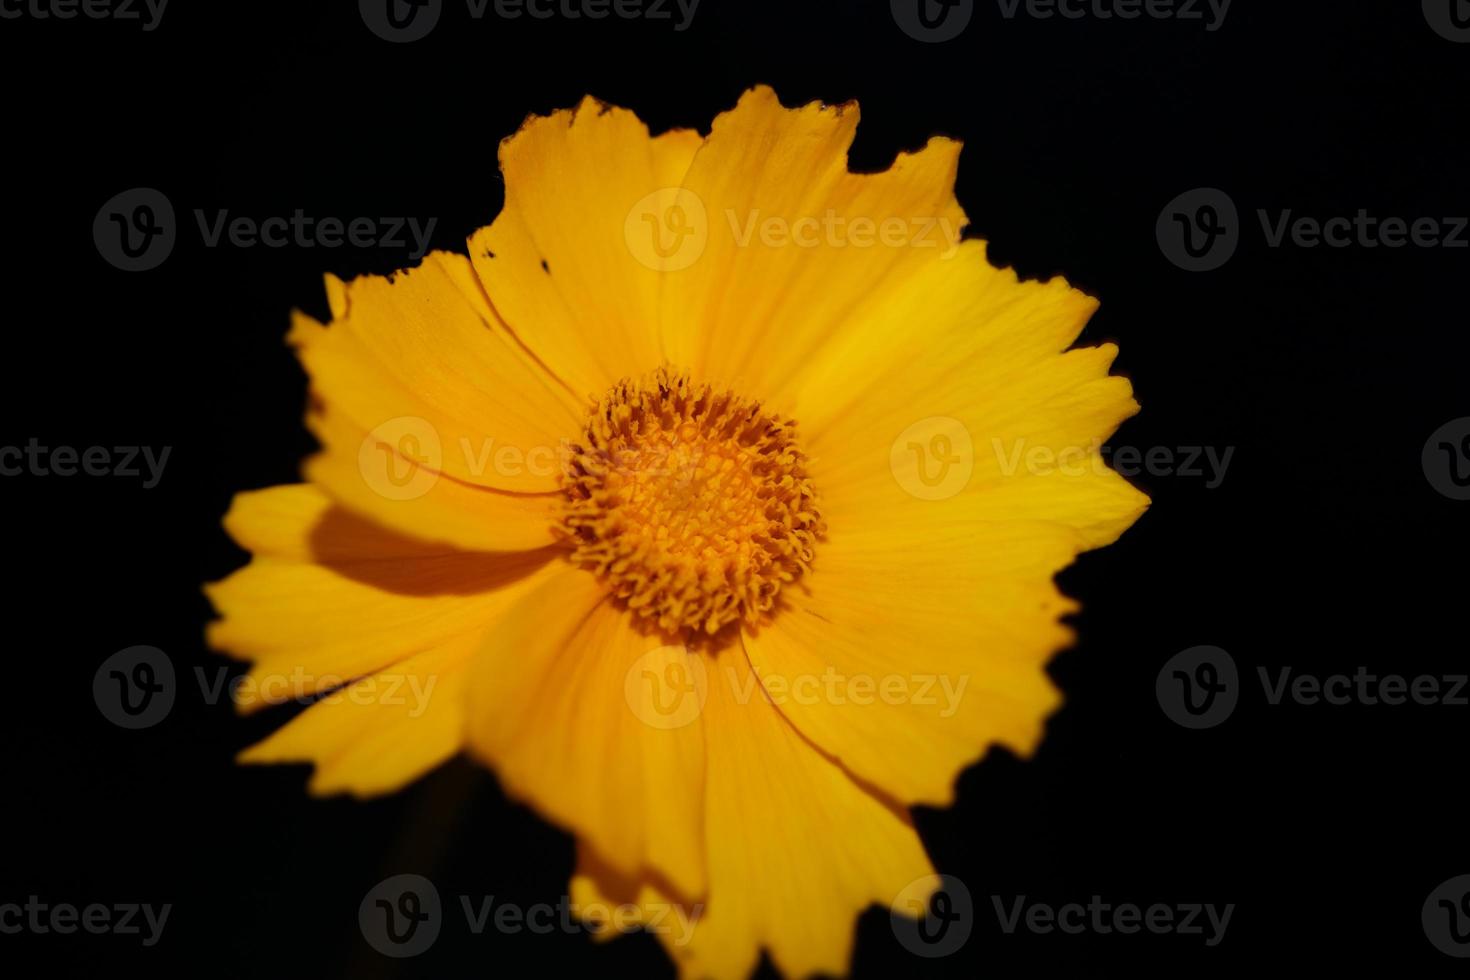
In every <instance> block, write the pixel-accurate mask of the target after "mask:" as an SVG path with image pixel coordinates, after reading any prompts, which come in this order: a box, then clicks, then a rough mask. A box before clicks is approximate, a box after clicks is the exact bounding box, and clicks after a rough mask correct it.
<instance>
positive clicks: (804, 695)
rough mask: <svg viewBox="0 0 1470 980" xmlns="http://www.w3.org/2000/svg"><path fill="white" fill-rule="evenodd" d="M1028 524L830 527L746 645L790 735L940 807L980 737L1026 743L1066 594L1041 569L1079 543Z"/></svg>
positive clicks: (1041, 708)
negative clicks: (802, 577) (809, 568)
mask: <svg viewBox="0 0 1470 980" xmlns="http://www.w3.org/2000/svg"><path fill="white" fill-rule="evenodd" d="M1067 540H1068V539H1067V538H1066V537H1065V536H1063V535H1058V533H1057V529H1056V528H1055V527H1053V526H1048V525H1045V524H1039V523H1029V524H1028V523H1023V522H1017V523H1014V524H995V525H983V524H981V525H972V526H969V527H955V528H947V529H935V530H933V531H931V532H927V533H924V534H922V535H921V534H918V533H914V532H910V533H908V534H905V535H903V536H902V537H898V536H894V535H892V534H891V533H885V532H882V531H876V532H875V531H873V530H872V529H868V530H867V531H866V533H865V532H864V531H861V530H859V531H855V532H852V533H843V532H834V533H833V535H832V537H831V539H830V540H828V541H826V542H824V543H823V547H822V551H821V555H820V564H819V566H818V568H817V570H816V571H814V573H813V574H812V575H811V576H810V577H809V580H808V582H807V583H805V585H804V587H802V588H798V589H790V590H788V592H787V602H786V606H785V608H783V609H781V611H780V613H779V614H778V615H777V616H775V617H774V620H773V621H772V622H770V623H768V624H765V625H763V626H762V627H761V628H760V629H759V630H757V631H753V632H748V633H747V635H746V636H745V638H744V642H745V649H746V651H747V653H748V655H749V657H750V660H751V663H752V664H753V665H754V666H755V668H756V670H757V672H758V673H759V674H760V676H761V678H762V682H763V684H764V685H765V686H766V688H767V689H768V690H769V691H770V692H771V694H772V698H773V700H774V701H775V704H776V706H777V707H778V708H779V709H780V711H781V712H782V714H784V715H785V716H786V717H787V718H789V719H790V720H791V722H792V724H794V725H795V726H796V728H797V729H799V730H800V731H801V732H802V733H803V734H805V735H806V736H807V737H809V738H810V739H811V740H812V741H813V742H815V743H816V744H817V745H819V746H821V748H822V749H823V750H825V751H827V752H829V753H831V754H832V755H833V756H835V757H836V758H837V759H839V760H840V761H841V762H842V764H843V765H845V766H846V767H847V768H849V769H850V770H852V771H853V772H854V773H855V774H856V775H857V776H859V777H860V778H861V779H863V780H864V781H866V782H867V783H869V784H870V785H872V786H875V787H877V788H878V789H880V790H882V791H883V792H885V793H887V794H888V795H889V796H891V797H892V798H893V799H895V800H898V801H899V802H902V803H905V804H913V803H926V804H931V805H937V806H948V805H949V804H951V803H952V802H953V783H954V779H955V776H956V775H957V774H958V773H959V771H960V770H961V769H963V768H964V767H965V766H967V765H969V764H971V763H973V762H975V761H976V760H978V759H979V758H980V757H981V756H982V755H983V754H984V753H985V750H986V749H987V748H988V747H989V746H990V745H991V744H993V743H998V744H1001V745H1004V746H1006V747H1007V748H1009V749H1011V750H1012V751H1014V752H1016V753H1018V754H1021V755H1026V754H1029V753H1030V752H1031V751H1032V749H1033V748H1034V747H1035V745H1036V744H1037V742H1038V740H1039V739H1040V737H1041V734H1042V726H1043V722H1044V721H1045V718H1046V717H1047V715H1048V714H1050V712H1051V711H1052V710H1053V709H1054V708H1055V707H1056V705H1057V704H1058V702H1059V700H1060V699H1059V697H1058V695H1057V692H1056V690H1055V688H1054V686H1053V685H1052V683H1051V681H1050V680H1049V679H1048V678H1047V676H1046V673H1045V669H1044V668H1045V665H1046V662H1047V660H1048V659H1049V658H1050V657H1051V655H1052V654H1053V653H1054V652H1055V651H1056V650H1058V649H1060V648H1062V647H1064V646H1066V645H1067V644H1068V643H1069V642H1070V641H1071V631H1070V630H1068V629H1067V628H1066V627H1065V626H1062V625H1060V624H1059V623H1058V622H1057V618H1058V616H1060V615H1061V614H1063V613H1066V612H1070V611H1072V610H1074V609H1075V608H1076V607H1075V605H1074V604H1073V603H1071V602H1070V601H1069V600H1067V599H1065V598H1064V597H1063V596H1062V595H1061V594H1060V593H1059V592H1058V591H1057V589H1056V587H1055V586H1054V585H1053V584H1052V582H1051V575H1052V573H1053V572H1054V571H1055V570H1056V569H1057V568H1059V567H1061V566H1063V565H1065V564H1067V563H1068V562H1069V561H1070V560H1071V557H1072V555H1073V554H1074V553H1075V548H1076V547H1078V546H1080V542H1077V541H1076V540H1075V539H1073V544H1072V546H1068V544H1067Z"/></svg>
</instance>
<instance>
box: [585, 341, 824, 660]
mask: <svg viewBox="0 0 1470 980" xmlns="http://www.w3.org/2000/svg"><path fill="white" fill-rule="evenodd" d="M584 436H585V443H584V444H582V445H573V446H572V447H570V450H571V452H570V458H569V460H568V466H567V467H566V471H565V472H566V478H565V483H564V490H565V496H566V500H565V504H564V506H563V509H562V514H561V528H562V529H563V530H564V532H565V533H566V535H567V537H568V538H569V539H570V540H571V542H572V543H573V545H574V547H575V550H574V552H573V560H574V561H576V562H577V563H578V564H581V565H582V566H584V567H586V568H588V569H590V570H591V571H593V572H594V573H596V574H597V575H599V576H600V577H602V578H603V579H604V580H605V581H606V582H607V585H608V588H609V590H610V591H611V592H612V594H613V595H615V596H617V597H618V598H619V599H622V600H624V601H625V602H626V603H627V606H628V608H629V609H631V610H632V611H633V612H634V613H635V614H637V615H638V616H641V617H645V618H647V619H648V620H651V621H652V622H653V623H655V624H657V626H658V627H659V628H660V629H662V630H664V631H666V632H669V633H676V632H679V631H682V630H690V631H700V630H702V631H704V632H705V633H714V632H716V631H718V630H719V629H720V628H721V627H723V626H725V625H727V624H729V623H732V622H734V621H736V620H745V621H746V622H750V623H754V622H757V621H758V620H759V619H760V617H761V616H762V615H763V614H766V613H769V612H770V611H771V609H772V608H773V607H774V606H775V603H776V597H777V595H778V594H779V593H780V591H781V587H782V586H783V585H784V584H786V583H788V582H793V581H795V580H796V579H797V578H799V577H800V576H801V575H803V574H805V573H806V572H807V571H808V570H809V569H810V567H811V561H812V553H813V548H814V546H815V544H816V541H817V539H818V538H819V537H821V535H822V533H823V531H824V529H825V525H824V524H823V523H822V518H821V515H820V514H819V513H818V510H817V498H816V493H815V491H814V489H813V487H812V482H811V479H810V478H809V477H808V476H807V474H806V457H804V456H803V455H802V453H801V450H800V449H798V448H797V445H796V434H795V423H793V422H791V421H789V420H786V419H782V418H780V417H779V416H776V415H772V414H770V413H767V412H763V411H762V410H761V406H760V404H759V403H758V402H754V401H749V400H746V399H744V398H741V397H739V396H738V395H736V394H734V393H733V392H730V391H725V392H719V391H716V390H715V389H714V388H712V387H710V386H709V385H707V384H701V385H695V384H692V383H691V382H690V381H689V379H688V378H687V377H686V376H684V375H682V374H679V373H676V372H674V371H671V370H669V369H666V368H661V369H659V370H657V371H655V372H653V373H652V374H650V375H647V376H645V377H644V378H641V379H637V380H634V379H624V380H623V381H620V382H618V383H617V384H616V385H614V386H613V388H612V390H611V391H609V392H608V393H607V394H606V395H604V396H603V397H602V399H601V400H600V401H598V402H597V404H596V405H595V406H594V407H593V409H592V413H591V415H590V417H589V418H588V421H587V428H586V430H585V433H584Z"/></svg>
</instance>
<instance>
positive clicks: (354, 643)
mask: <svg viewBox="0 0 1470 980" xmlns="http://www.w3.org/2000/svg"><path fill="white" fill-rule="evenodd" d="M225 525H226V527H227V529H228V530H229V531H230V534H231V535H232V536H233V537H234V538H235V540H236V541H237V542H238V543H239V544H240V545H241V546H242V547H246V548H249V549H251V550H253V551H254V552H255V553H256V555H255V557H254V559H253V560H252V561H251V562H250V564H249V565H247V566H246V567H244V568H242V569H240V570H239V571H237V572H236V573H234V574H233V575H231V576H229V577H228V578H226V579H225V580H224V581H222V582H217V583H214V584H212V585H209V586H206V592H207V593H208V595H209V597H210V599H211V601H212V602H213V603H214V606H215V608H216V610H217V611H218V612H219V613H220V615H221V617H222V618H221V619H219V620H217V621H215V622H213V623H211V624H210V626H209V634H208V635H209V642H210V645H211V646H213V647H215V648H216V649H220V650H223V651H226V652H228V653H231V654H233V655H235V656H238V657H242V658H245V659H249V660H252V661H254V664H253V665H252V667H251V670H250V672H249V673H248V674H247V675H246V678H245V679H244V681H243V684H242V686H241V687H240V688H239V689H238V690H237V691H236V692H235V697H236V701H237V704H238V705H239V707H240V708H241V709H243V710H253V709H256V708H260V707H263V706H265V705H268V704H272V703H278V702H282V701H289V700H296V699H302V698H304V697H306V696H308V695H313V694H319V693H322V692H329V691H336V693H334V694H331V695H329V696H328V699H327V700H326V701H324V702H321V703H317V704H314V705H313V706H311V707H310V708H308V709H307V710H306V711H305V712H304V713H303V714H302V715H301V716H300V717H298V718H296V719H295V720H293V721H292V722H290V723H289V724H288V725H286V726H285V727H284V728H283V729H281V730H280V731H279V732H277V733H276V734H275V735H272V736H271V737H270V738H268V739H267V740H266V741H265V742H262V743H261V744H260V745H259V746H256V747H255V748H253V749H251V750H248V751H247V753H246V754H245V756H244V758H245V759H246V760H247V761H314V762H317V763H318V772H317V776H316V778H315V779H314V781H313V783H312V787H313V790H314V791H316V792H336V791H339V790H351V791H353V792H356V793H359V794H363V793H373V792H382V791H386V790H389V789H393V788H395V787H396V786H399V785H402V784H403V783H404V782H407V781H408V780H409V779H412V778H414V777H415V776H417V775H419V774H420V773H421V772H423V771H424V770H425V769H427V768H428V767H430V766H432V765H434V764H436V763H437V762H438V761H439V760H441V759H442V758H443V757H444V756H445V755H447V754H448V753H450V752H452V751H454V750H455V749H457V748H458V747H459V746H460V745H461V744H462V741H463V707H462V701H463V696H462V676H461V675H462V673H463V666H462V665H463V663H464V661H465V659H466V658H467V657H468V656H469V655H470V654H471V653H472V652H473V651H474V649H476V648H477V644H478V643H479V642H480V637H481V636H482V635H483V633H484V632H485V630H486V629H487V628H488V627H489V625H490V624H492V623H493V622H494V621H495V620H496V618H497V617H499V616H500V615H502V614H503V612H504V611H505V609H506V608H507V607H509V606H510V605H512V604H513V603H514V602H515V601H516V600H517V598H518V597H519V596H520V595H521V594H523V593H524V591H525V590H526V589H528V588H529V587H530V586H531V585H532V584H533V583H534V582H536V581H537V580H538V579H537V576H538V575H541V574H544V573H545V569H546V568H547V567H548V562H549V561H550V559H552V558H553V557H554V556H555V555H557V554H558V553H557V552H555V551H552V550H546V551H542V552H524V553H521V552H517V553H513V554H510V555H495V554H476V553H468V552H457V551H453V550H446V549H443V548H441V547H438V546H434V545H429V544H425V543H423V542H419V541H415V540H413V539H408V538H404V537H402V536H399V535H395V534H393V533H391V532H388V531H385V530H383V529H382V528H379V527H376V526H374V525H372V524H370V523H368V522H365V521H363V520H361V519H359V518H356V517H353V516H352V515H350V514H348V513H346V512H344V511H343V510H341V509H340V508H338V507H336V506H335V505H334V504H333V503H332V501H331V500H330V498H328V497H327V496H326V495H325V494H323V493H322V492H321V491H320V490H318V489H316V488H315V487H312V486H310V485H298V486H282V487H272V488H270V489H268V490H261V491H254V492H250V493H243V494H239V495H238V496H237V497H236V499H235V503H234V505H233V506H232V508H231V510H230V513H229V515H228V516H227V517H226V520H225ZM553 564H556V565H559V561H558V562H555V563H553ZM349 682H350V683H349ZM344 684H346V687H342V686H343V685H344ZM339 688H341V690H338V689H339ZM451 733H452V737H451ZM451 743H452V747H449V746H450V745H451ZM375 759H376V760H377V761H376V762H375V761H374V760H375Z"/></svg>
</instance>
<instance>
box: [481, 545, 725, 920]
mask: <svg viewBox="0 0 1470 980" xmlns="http://www.w3.org/2000/svg"><path fill="white" fill-rule="evenodd" d="M690 656H691V655H690V654H687V653H685V652H684V651H683V649H682V647H677V646H673V647H671V641H669V640H666V639H661V638H659V637H657V636H649V635H644V634H642V633H639V632H637V631H635V630H634V628H633V625H632V622H631V617H630V615H629V614H628V613H627V612H626V611H625V610H618V609H616V608H614V607H613V605H612V604H611V602H610V601H609V600H608V598H607V595H606V590H605V589H604V587H603V586H602V585H601V584H600V583H599V582H598V581H597V579H596V578H594V577H593V576H592V575H591V574H589V573H588V572H585V571H583V570H581V569H578V568H574V567H573V566H571V565H570V564H566V565H563V566H562V568H561V569H560V572H559V574H557V575H555V576H554V577H553V578H551V579H548V581H547V582H546V583H545V584H544V586H543V587H541V588H538V589H537V590H536V591H535V592H533V593H531V594H530V595H528V596H527V597H526V598H525V600H524V601H523V602H522V603H521V604H520V605H519V606H518V607H517V608H516V609H515V610H514V611H513V612H512V614H511V615H509V616H507V617H506V619H505V620H504V621H503V622H502V623H501V624H500V625H499V626H498V627H497V628H496V629H495V631H494V632H493V633H492V634H491V635H490V636H489V637H488V638H487V640H486V643H485V647H484V651H483V652H482V653H481V654H480V655H479V656H478V657H477V660H476V668H475V675H474V680H473V684H472V686H471V689H470V694H469V703H470V726H469V739H470V746H471V748H472V750H473V751H474V753H475V754H476V755H477V756H479V757H480V758H481V759H483V760H484V761H485V762H486V763H487V764H489V765H490V766H491V767H492V768H494V770H495V771H496V773H497V774H498V775H499V777H500V779H501V781H502V783H503V784H504V785H505V788H506V790H507V791H508V792H509V793H511V794H512V795H514V796H516V797H519V798H521V799H524V800H527V801H528V802H530V803H531V804H533V805H534V806H535V807H536V809H537V810H538V811H540V812H541V813H542V814H543V815H544V816H546V817H548V818H549V819H551V820H552V821H554V822H556V823H558V824H560V825H562V826H563V827H566V828H568V829H570V830H572V831H574V832H575V833H576V834H577V835H578V836H579V837H580V838H582V839H583V840H585V841H587V842H588V844H589V846H591V847H593V848H595V849H596V850H597V852H598V853H599V854H601V855H602V856H603V857H604V859H605V860H607V861H608V862H610V863H611V864H613V865H614V866H616V867H618V868H620V869H621V870H622V871H623V872H624V873H627V874H635V873H637V872H639V871H640V870H641V869H644V868H647V869H651V870H652V871H654V872H657V873H659V874H661V875H663V876H665V877H666V878H667V880H668V881H669V882H670V883H671V884H672V885H673V886H674V887H675V888H677V889H678V890H680V891H681V892H682V893H684V894H688V895H697V894H699V893H700V892H702V891H703V890H704V866H705V865H704V862H705V856H704V838H703V833H702V831H703V827H702V823H701V813H702V809H701V807H702V793H703V775H704V756H703V752H704V748H703V743H702V740H701V728H700V726H699V725H697V724H679V723H678V722H679V719H678V718H674V719H672V721H673V723H670V724H660V723H659V722H660V719H659V717H658V716H657V715H656V714H655V713H652V712H651V711H650V710H647V709H646V708H645V701H646V699H647V698H648V697H650V696H651V695H650V694H648V693H647V692H648V688H647V687H646V686H645V684H644V680H643V676H642V675H643V672H644V671H645V670H648V671H653V672H654V673H655V675H656V676H662V675H663V672H664V671H665V670H667V669H669V668H670V665H672V664H682V663H683V661H685V660H687V659H688V658H689V657H690Z"/></svg>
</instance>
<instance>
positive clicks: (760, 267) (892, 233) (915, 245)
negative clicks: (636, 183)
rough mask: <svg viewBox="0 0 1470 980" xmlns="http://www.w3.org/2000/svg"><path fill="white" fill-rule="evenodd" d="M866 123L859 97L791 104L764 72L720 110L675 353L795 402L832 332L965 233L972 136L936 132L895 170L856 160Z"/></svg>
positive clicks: (669, 322) (684, 281)
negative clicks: (856, 167)
mask: <svg viewBox="0 0 1470 980" xmlns="http://www.w3.org/2000/svg"><path fill="white" fill-rule="evenodd" d="M857 124H858V109H857V106H856V104H852V103H849V104H847V105H841V106H821V105H818V104H816V103H812V104H810V105H806V106H803V107H801V108H799V109H785V108H783V107H782V106H781V104H780V102H779V101H778V100H777V98H776V95H775V93H774V92H772V91H771V90H770V89H769V88H766V87H764V86H762V87H759V88H755V89H752V90H750V91H748V92H746V93H745V95H744V96H742V97H741V99H740V102H739V104H738V105H737V106H736V108H735V109H733V110H732V111H730V112H727V113H724V114H722V115H721V116H719V117H717V118H716V119H715V121H714V124H713V127H712V129H711V132H710V135H709V137H708V139H707V140H706V141H705V145H704V146H703V147H702V148H701V149H700V151H699V153H698V154H697V155H696V156H695V158H694V161H693V163H692V164H691V165H690V168H689V173H688V175H687V176H686V177H685V180H684V183H683V188H684V190H685V192H687V194H689V195H693V197H694V198H695V199H697V200H698V201H700V202H701V204H702V207H703V211H704V213H705V214H706V216H707V222H708V242H707V244H706V245H705V247H704V250H703V253H702V254H701V255H700V256H699V258H698V260H697V261H696V262H694V263H693V264H692V265H690V266H689V267H688V268H687V269H683V270H681V271H670V272H668V273H666V275H665V279H666V284H665V287H664V293H663V306H662V310H663V316H662V322H663V325H664V331H665V346H666V348H667V351H668V354H669V357H670V359H671V360H672V361H673V362H674V363H676V364H687V365H689V366H691V367H693V368H694V369H695V371H696V373H698V374H700V375H701V376H704V377H707V378H710V379H711V380H718V381H722V382H726V383H729V384H731V385H733V386H734V387H736V388H738V389H739V390H742V391H744V392H747V393H749V394H751V395H752V396H754V397H763V398H766V399H773V400H774V401H775V402H776V404H777V406H778V407H779V408H781V409H783V410H787V411H789V410H790V409H791V408H792V407H793V405H792V404H791V401H790V398H789V396H788V395H787V392H788V389H789V388H790V387H791V386H792V385H794V384H795V383H796V380H797V377H798V376H799V375H800V373H801V372H802V371H803V370H804V369H805V368H806V367H807V365H808V364H809V362H810V361H811V360H812V359H813V358H817V357H821V358H825V357H826V354H825V352H824V348H825V346H826V345H827V344H828V343H829V341H830V340H831V338H832V337H834V336H835V335H836V334H837V333H838V332H839V331H841V330H842V329H844V328H845V327H846V325H847V324H848V323H849V322H850V321H851V320H852V319H853V318H854V317H855V316H858V315H859V311H860V310H861V309H862V308H863V307H864V306H867V305H870V304H872V303H875V302H879V301H881V298H882V297H883V296H884V295H885V294H886V293H887V292H889V291H890V290H892V289H895V288H899V287H901V285H902V284H903V283H904V282H905V281H906V279H907V278H908V277H909V275H910V270H911V269H912V268H914V267H917V266H919V265H922V264H924V263H926V262H928V261H931V260H932V258H933V257H935V256H938V255H940V254H943V253H945V252H946V251H947V250H948V249H950V248H951V246H952V245H953V243H954V242H955V241H956V240H957V239H958V236H959V233H960V230H961V228H962V227H963V226H964V224H965V216H964V212H963V211H962V210H961V209H960V207H959V205H958V203H957V202H956V201H955V199H954V194H953V184H954V174H955V168H956V165H957V160H958V155H959V144H958V143H956V142H955V141H953V140H949V139H935V140H931V141H930V143H929V144H928V145H927V146H926V147H924V148H923V149H922V150H920V151H918V152H916V153H905V154H900V155H899V156H898V158H897V159H896V160H895V161H894V163H893V166H892V167H891V168H890V169H889V170H887V171H885V172H883V173H879V174H852V173H849V172H848V169H847V151H848V147H849V146H850V145H851V143H852V138H853V134H854V132H855V131H856V128H857ZM885 222H886V225H885ZM885 243H887V244H885ZM894 243H900V244H894ZM910 328H911V325H910V324H903V325H901V329H905V330H907V329H910ZM797 418H800V416H799V415H798V416H797ZM802 421H803V422H805V420H802Z"/></svg>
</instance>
